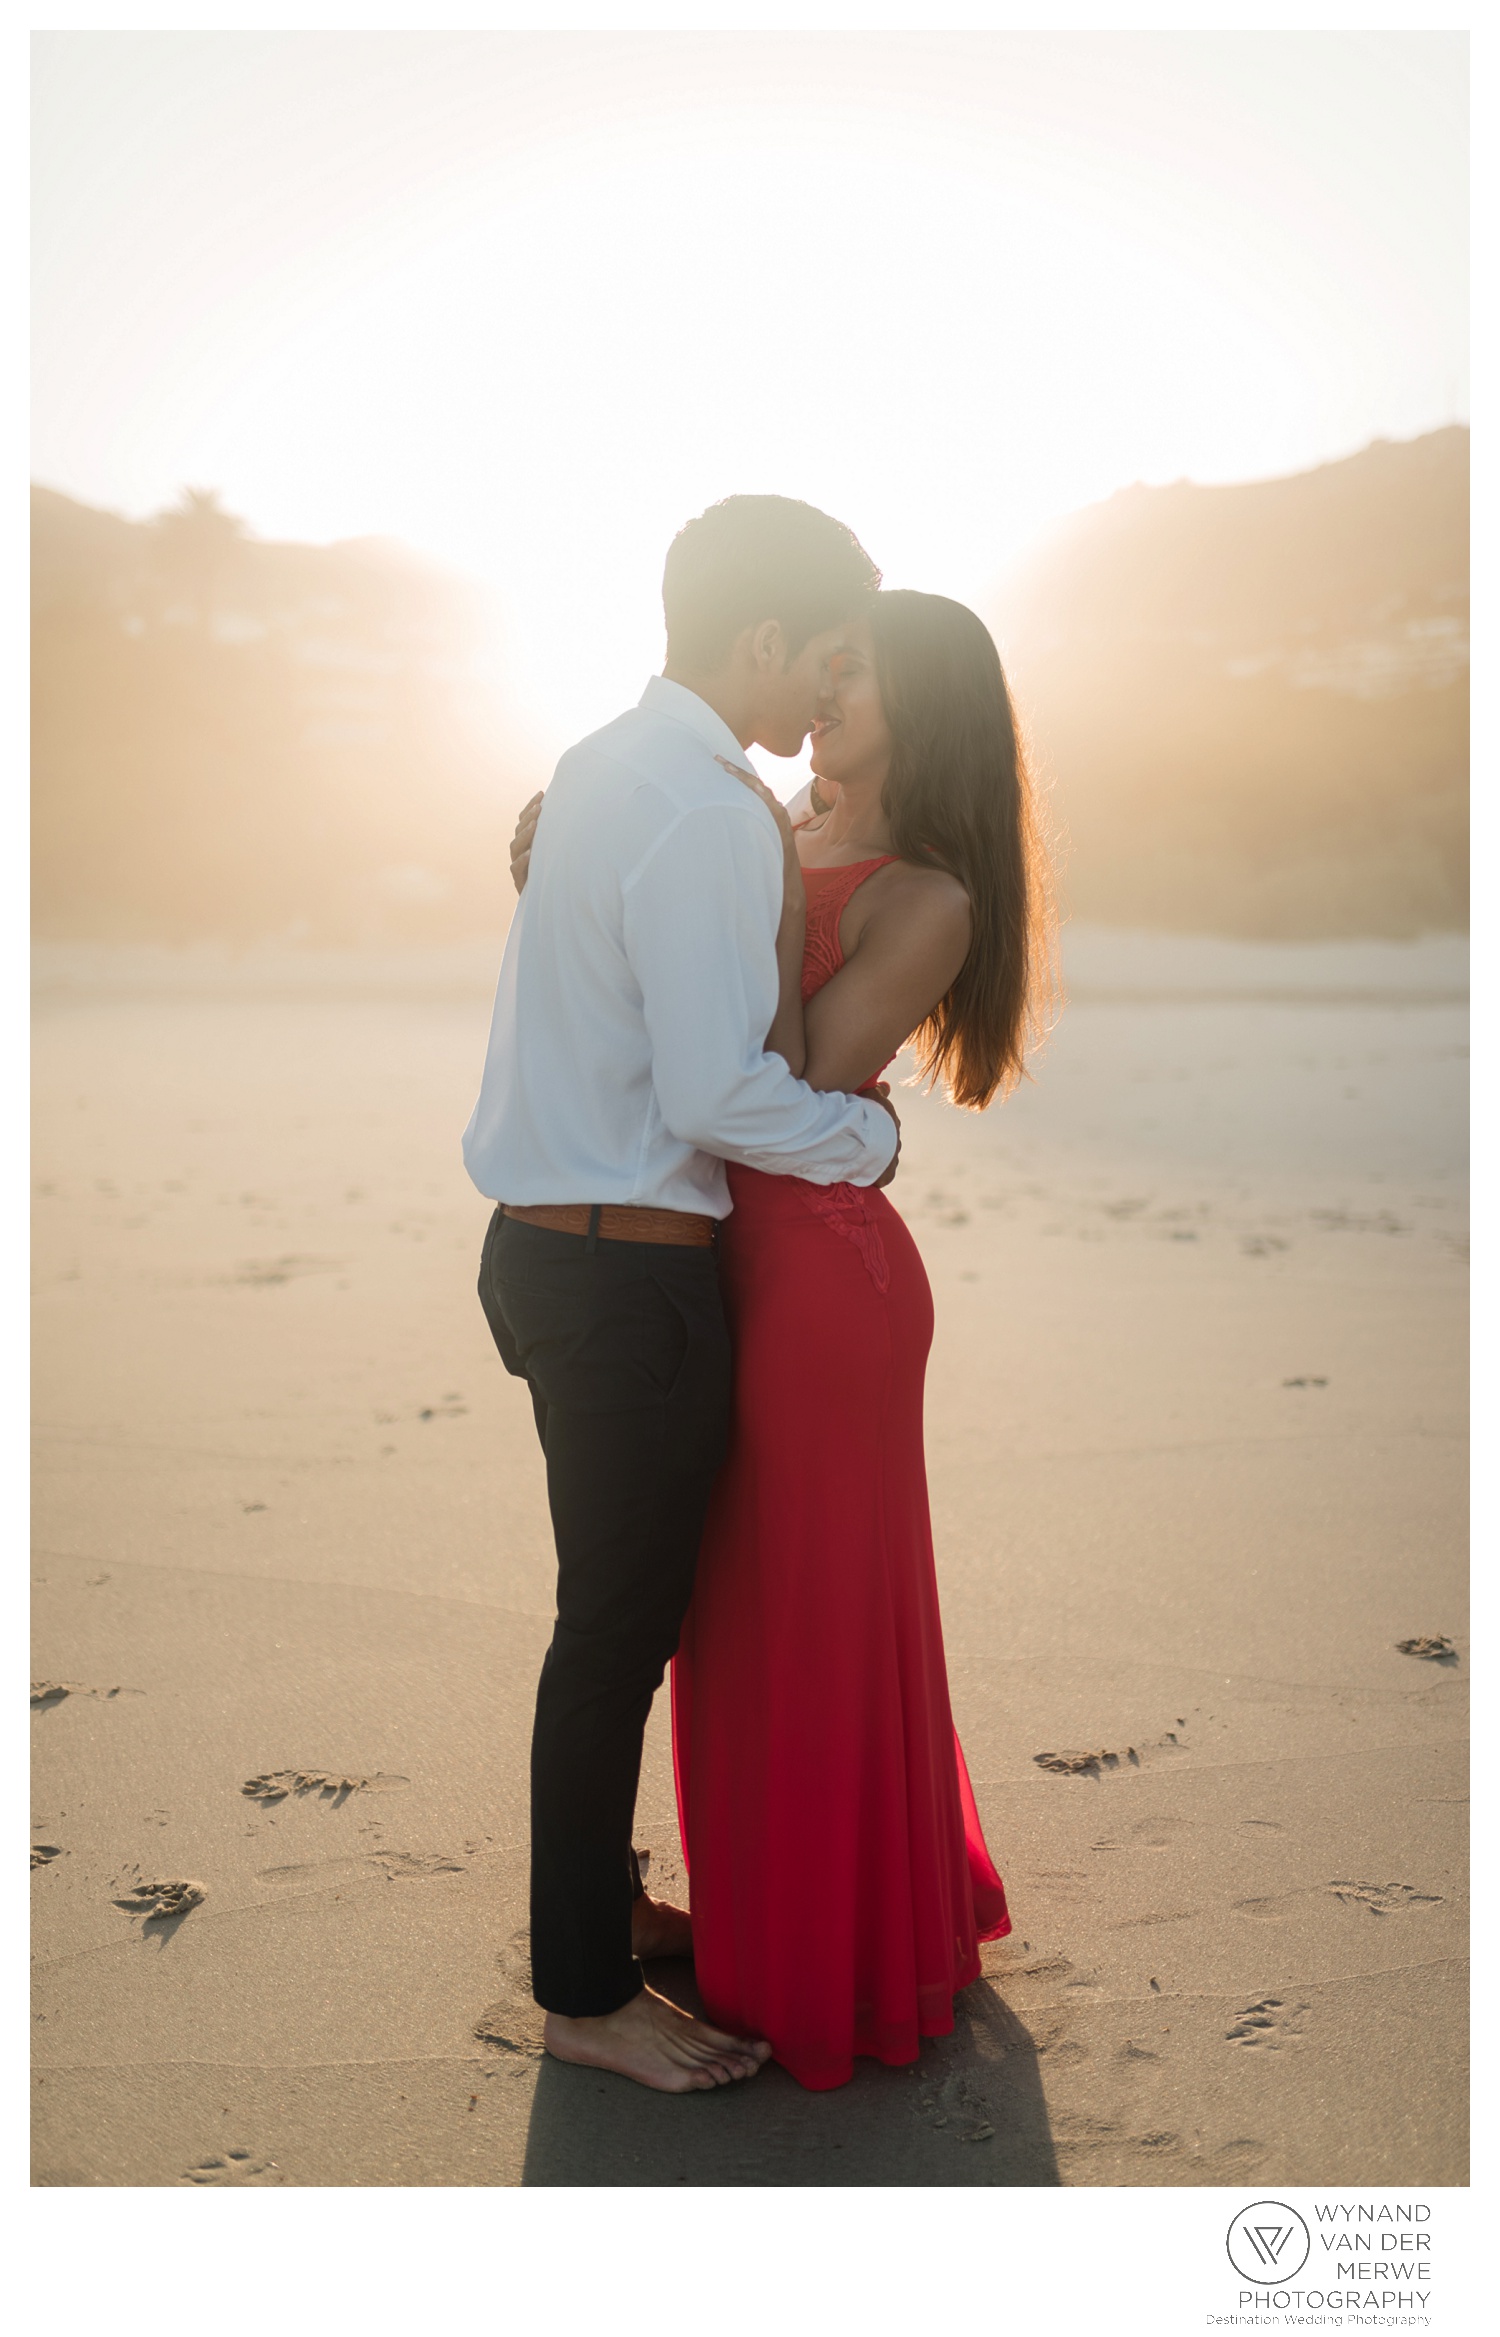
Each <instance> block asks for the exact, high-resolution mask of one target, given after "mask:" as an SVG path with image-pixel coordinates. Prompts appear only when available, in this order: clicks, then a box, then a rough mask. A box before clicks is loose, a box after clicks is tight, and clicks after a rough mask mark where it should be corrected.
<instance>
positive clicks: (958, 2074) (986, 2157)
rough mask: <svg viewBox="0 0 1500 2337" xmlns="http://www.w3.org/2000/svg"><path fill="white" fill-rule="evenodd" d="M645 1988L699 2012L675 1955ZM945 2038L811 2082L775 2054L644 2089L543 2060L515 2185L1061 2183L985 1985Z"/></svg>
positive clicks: (1029, 2050) (1029, 2053)
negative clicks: (813, 2085)
mask: <svg viewBox="0 0 1500 2337" xmlns="http://www.w3.org/2000/svg"><path fill="white" fill-rule="evenodd" d="M651 1981H652V1985H653V1987H655V1988H658V1989H660V1990H661V1992H662V1993H663V1994H664V1995H668V1994H670V1995H671V1996H672V1997H674V1998H675V1999H676V2001H677V2002H678V2003H680V2004H684V2005H687V2006H689V2007H690V2008H692V2009H696V2005H695V2000H694V1998H693V1995H692V1988H691V1981H690V1980H687V1979H685V1978H684V1977H683V1967H682V1966H681V1965H662V1966H658V1967H656V1968H655V1969H653V1971H652V1974H651ZM954 2013H955V2024H954V2030H953V2034H952V2036H951V2037H940V2038H935V2039H932V2040H930V2041H929V2042H927V2043H926V2044H924V2045H923V2047H922V2057H921V2060H920V2061H918V2062H916V2063H914V2064H913V2065H912V2066H911V2067H910V2068H906V2069H886V2068H883V2067H882V2066H881V2064H880V2063H878V2062H875V2061H865V2060H861V2061H859V2062H857V2063H856V2065H855V2074H854V2077H853V2079H852V2081H851V2082H850V2083H849V2084H848V2085H846V2086H841V2087H840V2088H839V2089H838V2090H837V2091H836V2092H834V2093H822V2094H815V2093H808V2092H806V2091H805V2090H804V2089H803V2088H802V2087H801V2086H799V2085H798V2084H797V2082H796V2080H795V2079H794V2078H791V2077H788V2075H787V2074H786V2071H785V2070H783V2069H778V2068H777V2067H776V2065H775V2064H774V2063H771V2064H769V2065H768V2066H767V2067H766V2068H765V2069H763V2070H762V2071H761V2073H760V2075H759V2076H758V2077H755V2078H752V2079H750V2080H749V2081H748V2082H747V2083H746V2084H743V2085H736V2086H725V2087H723V2088H721V2089H720V2090H719V2091H717V2092H715V2093H711V2094H675V2095H668V2094H653V2093H649V2092H647V2091H646V2090H645V2089H644V2088H643V2087H641V2086H636V2085H631V2084H630V2083H629V2082H628V2081H627V2080H626V2079H623V2078H617V2077H605V2076H601V2075H600V2074H598V2073H597V2072H596V2071H593V2070H588V2069H573V2068H568V2067H565V2066H564V2064H563V2063H561V2062H558V2061H551V2060H545V2059H544V2060H543V2062H542V2064H541V2067H540V2069H539V2071H538V2074H537V2084H536V2093H535V2096H534V2099H533V2103H532V2111H531V2126H530V2130H529V2132H528V2135H527V2141H526V2163H525V2167H524V2170H523V2173H522V2176H521V2180H522V2182H523V2183H538V2184H553V2183H555V2184H577V2185H584V2186H591V2187H592V2186H602V2185H607V2184H657V2183H661V2184H674V2185H675V2184H688V2185H692V2184H725V2185H731V2184H742V2183H743V2184H766V2185H783V2184H785V2185H793V2184H819V2183H824V2184H834V2185H839V2184H864V2183H871V2184H873V2183H913V2184H934V2185H958V2184H970V2185H973V2184H996V2183H1000V2184H1012V2183H1013V2184H1026V2185H1033V2184H1055V2183H1058V2182H1060V2181H1061V2177H1060V2176H1059V2174H1058V2171H1057V2159H1056V2156H1055V2154H1054V2151H1053V2147H1052V2134H1051V2129H1050V2126H1049V2124H1048V2119H1047V2106H1046V2103H1045V2101H1044V2100H1043V2097H1042V2083H1041V2075H1040V2072H1039V2070H1038V2067H1037V2055H1036V2047H1035V2046H1034V2044H1033V2043H1032V2040H1031V2036H1030V2034H1029V2032H1028V2031H1027V2030H1026V2029H1025V2028H1024V2027H1023V2026H1022V2024H1021V2022H1020V2021H1019V2020H1018V2019H1017V2017H1016V2015H1015V2014H1014V2013H1013V2012H1012V2011H1011V2009H1010V2007H1009V2006H1008V2005H1007V2004H1006V2003H1005V2002H1004V2001H1003V1999H1002V1998H1000V1997H999V1996H997V1995H996V1993H995V1991H994V1989H993V1988H992V1987H991V1985H990V1983H989V1982H988V1981H987V1980H976V1981H975V1982H974V1984H973V1986H972V1987H971V1988H966V1989H965V1990H964V1992H963V1994H962V1995H961V1996H960V1997H959V1998H958V2000H957V2003H956V2004H955V2007H954Z"/></svg>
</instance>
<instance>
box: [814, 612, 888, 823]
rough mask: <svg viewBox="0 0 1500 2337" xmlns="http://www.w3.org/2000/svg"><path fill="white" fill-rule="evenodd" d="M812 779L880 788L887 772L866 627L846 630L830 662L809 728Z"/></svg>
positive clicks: (884, 731) (881, 717)
mask: <svg viewBox="0 0 1500 2337" xmlns="http://www.w3.org/2000/svg"><path fill="white" fill-rule="evenodd" d="M811 759H812V767H813V773H814V776H815V777H817V778H819V779H827V780H830V781H832V782H834V783H835V784H836V785H838V786H839V787H850V786H854V787H858V786H859V785H860V784H861V782H863V783H864V784H865V785H866V786H869V787H872V788H878V787H883V786H884V784H885V777H886V773H887V772H888V771H889V769H890V767H891V734H890V732H889V730H888V729H887V728H886V721H885V709H884V707H883V706H882V705H881V703H880V686H879V684H878V683H877V681H876V679H875V654H874V646H873V644H872V642H871V639H870V628H869V626H868V624H865V623H859V624H854V625H847V626H846V627H845V628H844V630H843V632H842V634H841V635H840V639H839V644H838V646H837V647H836V648H835V649H834V651H833V653H832V655H831V656H830V658H829V660H828V668H827V677H826V680H825V682H824V686H823V693H822V696H821V698H820V699H819V702H818V719H817V721H816V722H815V723H814V724H813V729H812V758H811Z"/></svg>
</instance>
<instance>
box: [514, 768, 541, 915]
mask: <svg viewBox="0 0 1500 2337" xmlns="http://www.w3.org/2000/svg"><path fill="white" fill-rule="evenodd" d="M541 816H542V798H541V793H540V791H539V792H538V793H537V794H535V795H534V796H533V797H532V799H531V801H530V803H528V804H526V805H525V806H524V807H523V809H522V812H521V816H520V818H519V819H518V820H517V822H516V832H515V834H514V835H513V836H512V837H511V840H510V881H511V883H512V884H513V885H514V886H515V888H516V891H517V892H518V893H520V892H524V891H525V889H526V872H527V870H528V869H529V868H530V866H531V847H532V843H533V841H534V839H535V836H536V824H537V821H538V820H539V819H540V818H541Z"/></svg>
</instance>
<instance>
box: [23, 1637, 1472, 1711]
mask: <svg viewBox="0 0 1500 2337" xmlns="http://www.w3.org/2000/svg"><path fill="white" fill-rule="evenodd" d="M1396 1653H1397V1654H1398V1655H1416V1656H1420V1657H1421V1658H1422V1661H1423V1662H1424V1663H1457V1661H1458V1649H1457V1648H1456V1647H1455V1646H1454V1644H1453V1642H1452V1640H1451V1639H1445V1638H1439V1639H1398V1640H1397V1642H1396ZM31 1701H32V1703H33V1704H34V1703H35V1702H36V1698H35V1696H33V1697H32V1699H31Z"/></svg>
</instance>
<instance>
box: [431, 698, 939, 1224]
mask: <svg viewBox="0 0 1500 2337" xmlns="http://www.w3.org/2000/svg"><path fill="white" fill-rule="evenodd" d="M717 755H723V756H724V757H725V758H726V759H727V760H728V761H730V762H734V763H740V764H742V765H743V763H744V759H745V755H744V749H743V747H742V746H741V745H740V743H739V741H738V740H737V739H736V738H735V736H734V733H733V732H732V731H731V730H730V729H729V728H728V726H727V724H725V723H724V722H722V721H721V720H720V718H719V716H718V715H717V714H715V712H714V711H713V708H712V707H711V706H708V705H706V704H705V703H704V701H703V700H702V699H701V698H699V697H697V696H696V695H695V694H694V693H693V692H692V691H691V690H685V689H683V688H682V686H681V684H680V683H677V682H669V681H665V680H663V679H661V678H660V677H658V678H657V679H655V680H652V681H650V682H648V683H647V685H646V691H645V695H644V696H643V697H642V699H641V702H640V704H639V706H636V707H634V708H632V709H631V711H630V712H629V713H628V714H622V715H621V716H620V717H619V719H618V720H617V721H615V722H612V723H610V724H609V725H608V726H607V728H605V729H604V730H600V731H596V732H595V733H594V735H593V737H592V738H586V739H584V740H583V741H582V742H581V743H580V744H579V745H578V746H575V747H570V748H569V750H568V752H567V753H566V754H565V755H564V756H563V758H562V761H561V762H560V763H559V764H558V766H557V770H556V773H555V775H554V777H553V780H552V784H551V786H550V787H549V788H548V790H547V798H546V802H545V804H544V806H543V809H542V817H541V822H540V825H539V827H538V829H537V834H536V842H535V844H534V845H533V847H532V854H531V866H530V870H529V873H528V876H527V881H526V889H525V891H524V892H523V893H522V895H521V898H520V901H519V902H518V903H517V906H516V913H515V917H514V919H513V921H512V924H511V929H510V936H509V939H508V940H507V942H506V945H505V956H504V959H503V961H502V964H501V967H500V984H499V989H498V991H497V993H496V997H495V1011H494V1017H493V1020H492V1022H491V1025H490V1041H489V1049H488V1052H487V1054H486V1057H485V1065H484V1077H483V1081H482V1083H481V1086H480V1090H479V1101H478V1103H477V1104H476V1105H475V1107H474V1113H473V1117H472V1118H471V1120H470V1122H469V1125H468V1127H467V1128H466V1129H465V1131H464V1165H465V1167H466V1168H467V1169H468V1172H469V1175H470V1176H471V1177H472V1178H473V1180H474V1183H475V1184H476V1185H477V1186H478V1188H479V1190H480V1192H481V1193H486V1194H488V1195H489V1197H490V1199H491V1200H493V1201H510V1202H513V1203H515V1204H516V1205H517V1206H525V1205H527V1204H535V1203H538V1202H549V1201H552V1202H557V1201H589V1202H593V1201H613V1202H634V1203H637V1204H640V1205H643V1206H645V1207H648V1208H655V1209H686V1210H694V1211H697V1212H698V1213H700V1214H702V1215H707V1216H710V1217H727V1216H728V1214H729V1209H730V1199H729V1186H728V1181H727V1179H726V1177H725V1174H724V1163H725V1161H726V1160H733V1161H740V1162H743V1163H745V1164H746V1165H747V1166H749V1167H751V1168H757V1169H765V1170H767V1171H769V1172H770V1173H771V1174H773V1175H784V1176H797V1177H805V1178H807V1179H808V1180H809V1181H810V1182H811V1183H813V1184H817V1185H833V1184H839V1183H847V1184H853V1185H870V1184H873V1183H874V1182H875V1179H876V1178H877V1177H879V1176H880V1175H881V1174H882V1173H883V1171H884V1170H885V1169H886V1168H887V1167H888V1165H889V1163H890V1160H891V1156H892V1154H893V1153H894V1152H895V1149H896V1131H895V1128H894V1126H893V1124H892V1122H891V1119H890V1117H889V1115H888V1114H887V1113H886V1112H884V1111H882V1110H881V1109H880V1107H879V1105H877V1104H872V1103H868V1102H862V1101H861V1100H860V1099H859V1098H857V1097H854V1096H847V1095H822V1094H819V1093H818V1091H817V1090H816V1089H814V1088H811V1087H809V1086H807V1084H806V1083H805V1081H803V1080H800V1079H794V1078H793V1076H792V1073H791V1072H790V1071H789V1070H788V1068H787V1066H786V1064H785V1062H784V1061H783V1060H782V1058H781V1056H779V1055H768V1054H767V1053H766V1051H765V1039H766V1033H767V1031H768V1030H769V1029H770V1027H771V1021H772V1017H773V1016H774V1014H775V1011H776V1001H777V992H778V981H777V970H776V928H777V924H778V922H779V920H780V915H781V896H782V853H781V840H780V838H779V836H778V835H777V832H776V823H775V821H774V820H773V819H772V817H771V815H770V813H769V811H768V810H767V809H766V806H765V805H764V804H763V803H760V802H759V801H757V799H756V797H755V796H753V795H752V794H751V793H750V791H749V789H748V788H746V787H744V786H742V785H741V784H740V782H739V780H737V779H734V778H732V777H731V776H730V774H729V773H728V772H727V771H725V770H724V769H722V767H721V766H720V765H719V764H718V763H717V762H716V761H715V759H714V758H715V757H716V756H717Z"/></svg>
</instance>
